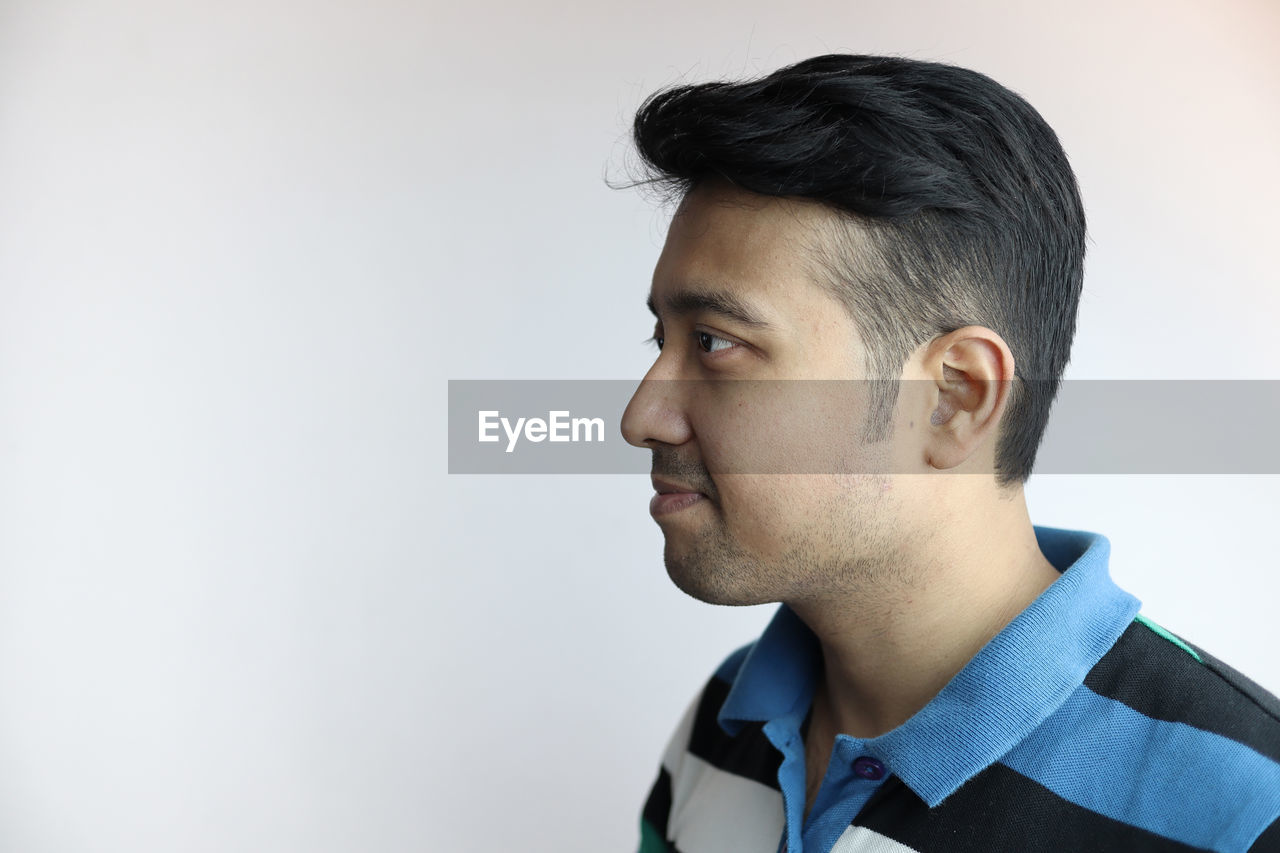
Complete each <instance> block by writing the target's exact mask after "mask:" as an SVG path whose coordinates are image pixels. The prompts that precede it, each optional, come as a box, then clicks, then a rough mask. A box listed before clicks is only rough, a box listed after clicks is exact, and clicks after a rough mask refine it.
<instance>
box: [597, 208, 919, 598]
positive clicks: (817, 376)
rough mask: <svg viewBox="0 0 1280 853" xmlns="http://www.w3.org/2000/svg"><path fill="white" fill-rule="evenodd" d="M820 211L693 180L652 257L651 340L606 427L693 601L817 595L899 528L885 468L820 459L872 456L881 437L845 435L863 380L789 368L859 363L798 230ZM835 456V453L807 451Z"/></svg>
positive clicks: (866, 571) (875, 560)
mask: <svg viewBox="0 0 1280 853" xmlns="http://www.w3.org/2000/svg"><path fill="white" fill-rule="evenodd" d="M829 216H832V214H831V213H830V212H829V211H827V210H826V209H825V208H823V207H821V206H820V205H817V204H813V203H807V202H793V201H790V200H781V199H770V198H765V197H762V196H758V195H755V194H752V193H747V192H743V191H741V190H737V189H735V188H731V187H728V186H726V185H723V184H716V185H704V186H701V187H699V188H698V189H697V190H695V191H694V192H693V193H691V194H690V195H689V196H688V197H687V198H686V199H685V200H684V203H683V204H682V205H681V207H680V209H679V211H678V212H677V214H676V216H675V218H674V220H673V222H672V225H671V228H670V230H669V232H668V234H667V240H666V244H665V246H664V247H663V250H662V254H661V256H660V258H659V260H658V264H657V267H656V269H655V271H654V275H653V286H652V290H651V292H650V302H651V307H652V308H653V310H654V313H655V314H656V317H657V324H656V328H655V336H656V337H657V338H658V339H659V340H660V341H661V351H660V352H659V354H658V356H657V359H656V360H655V362H654V365H653V367H652V368H650V370H649V372H648V374H647V375H646V376H645V381H644V382H643V383H642V384H641V386H640V388H639V389H638V390H637V391H636V393H635V396H634V397H632V399H631V402H630V404H629V405H628V406H627V410H626V413H625V414H624V415H623V420H622V432H623V435H624V436H625V437H626V439H627V441H628V442H630V443H631V444H634V445H636V446H638V447H648V448H649V449H651V450H652V451H653V477H654V486H655V490H656V491H657V492H658V493H659V494H658V495H657V496H656V497H655V499H654V502H653V504H652V505H651V511H652V512H653V514H654V518H655V520H656V521H657V522H658V525H659V526H660V527H661V528H662V531H663V534H664V536H665V537H666V547H665V551H664V557H665V561H666V565H667V571H668V573H669V574H670V576H671V578H672V580H673V581H674V582H675V584H676V585H677V586H678V587H679V588H680V589H682V590H683V591H685V592H686V593H688V594H689V595H692V596H694V597H695V598H699V599H701V600H703V601H708V602H711V603H717V604H740V605H745V604H760V603H765V602H770V601H788V602H795V601H802V600H807V599H812V598H818V597H822V596H824V595H825V594H826V593H828V592H830V591H831V590H833V589H838V588H841V587H842V586H847V585H848V583H849V582H850V581H852V582H855V583H862V582H865V581H866V580H867V578H868V575H870V574H873V573H875V572H878V571H881V570H882V569H883V567H884V566H885V565H886V564H888V565H891V561H892V555H893V553H894V551H895V550H896V545H895V542H896V541H897V537H900V536H901V535H902V532H901V530H900V528H899V525H898V519H899V517H900V515H901V506H900V496H899V495H897V494H895V490H893V489H892V488H891V486H892V482H893V481H892V478H890V477H887V476H881V475H875V474H842V475H837V474H834V473H821V472H823V471H835V470H843V471H849V470H854V471H869V470H886V469H885V467H884V465H885V464H886V463H885V460H886V459H887V458H889V455H890V454H894V453H896V452H897V451H895V449H894V447H893V446H892V445H891V444H890V443H885V444H882V445H865V444H862V443H861V439H860V436H861V432H862V425H863V418H864V417H865V413H866V399H865V398H866V389H865V386H864V385H863V383H858V382H846V383H844V384H843V385H840V386H837V385H836V383H832V382H826V383H822V382H819V383H814V382H808V383H806V382H800V381H798V380H857V379H863V378H866V377H865V372H864V368H863V364H864V361H863V355H864V349H863V344H862V341H861V339H860V338H859V335H858V333H857V329H856V327H855V325H854V323H853V321H852V320H851V319H850V317H849V315H848V313H847V311H846V310H845V308H844V307H843V306H842V305H841V304H840V303H839V302H837V301H836V299H835V298H833V297H832V296H831V295H830V294H829V293H828V292H827V291H826V290H824V289H823V288H822V287H821V286H819V285H818V284H817V283H815V281H814V280H813V279H812V277H811V274H810V271H809V264H808V257H809V256H808V255H807V254H806V250H805V246H806V245H807V244H809V243H811V242H812V240H813V239H814V237H813V235H814V233H815V230H814V229H815V227H816V226H818V225H819V224H820V221H821V220H822V219H823V218H825V217H829ZM675 380H696V381H675ZM731 380H739V381H731ZM742 380H751V381H742ZM784 380H785V381H784ZM836 388H839V389H842V391H843V394H835V393H832V391H833V389H836ZM819 446H821V450H818V448H819ZM836 457H839V458H840V459H841V461H842V464H843V465H844V466H845V467H840V468H826V467H824V465H823V463H821V462H818V461H816V460H819V459H821V458H831V459H835V458H836ZM788 460H794V463H795V464H794V466H793V467H790V468H789V467H788V465H789V461H788ZM849 466H852V467H849ZM788 470H791V471H804V472H805V473H782V472H785V471H788ZM766 472H767V473H766ZM663 493H666V494H663Z"/></svg>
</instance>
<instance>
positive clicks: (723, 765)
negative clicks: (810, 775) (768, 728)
mask: <svg viewBox="0 0 1280 853" xmlns="http://www.w3.org/2000/svg"><path fill="white" fill-rule="evenodd" d="M728 695H729V684H728V682H725V681H721V680H720V679H718V678H714V677H713V678H712V679H711V680H710V681H708V682H707V686H706V687H705V688H704V689H703V691H702V699H701V700H700V701H699V702H698V712H697V714H696V715H694V718H693V733H692V734H691V735H690V736H689V752H691V753H693V754H694V755H696V756H698V757H699V758H701V759H702V760H703V761H706V762H707V763H708V764H711V765H712V766H714V767H718V768H720V769H721V770H724V771H726V772H728V773H734V774H737V775H738V776H745V777H746V778H748V779H754V780H755V781H757V782H759V783H760V784H762V785H768V786H769V787H770V788H773V789H774V790H775V791H778V790H781V789H780V788H779V786H778V765H780V764H781V763H782V753H781V752H778V750H776V749H774V746H773V744H772V743H770V742H769V738H767V737H766V736H765V734H764V724H763V723H747V724H746V725H744V726H743V727H742V730H741V731H740V732H738V734H737V735H736V736H735V737H729V735H727V734H725V733H724V730H723V729H721V728H720V724H719V723H718V722H716V715H717V714H719V713H720V706H721V705H723V704H724V700H725V697H726V696H728Z"/></svg>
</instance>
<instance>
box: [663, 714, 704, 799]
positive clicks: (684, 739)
mask: <svg viewBox="0 0 1280 853" xmlns="http://www.w3.org/2000/svg"><path fill="white" fill-rule="evenodd" d="M701 701H702V694H701V693H699V694H698V695H697V696H694V697H693V701H692V702H690V703H689V707H688V709H687V710H686V711H685V712H684V716H683V717H681V718H680V725H678V726H676V730H675V731H674V732H673V733H672V734H671V738H670V739H669V740H668V741H667V748H666V750H665V751H664V752H663V753H662V766H663V767H665V768H667V772H668V773H670V774H671V778H672V779H674V778H675V777H676V776H677V775H679V773H680V762H681V761H683V760H684V756H685V753H686V751H687V750H688V749H689V738H690V737H692V736H693V718H694V717H696V716H698V703H699V702H701Z"/></svg>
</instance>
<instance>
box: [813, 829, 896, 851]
mask: <svg viewBox="0 0 1280 853" xmlns="http://www.w3.org/2000/svg"><path fill="white" fill-rule="evenodd" d="M831 853H917V851H916V849H915V848H914V847H908V846H907V845H905V844H899V843H898V842H897V841H894V840H893V839H892V838H889V837H887V836H884V835H881V834H880V833H878V832H874V831H872V830H870V829H867V828H866V827H865V826H851V827H849V828H847V829H846V830H845V831H844V832H843V833H842V834H841V835H840V837H839V838H837V839H836V843H835V844H834V845H832V847H831Z"/></svg>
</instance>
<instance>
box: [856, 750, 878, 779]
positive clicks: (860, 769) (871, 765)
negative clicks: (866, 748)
mask: <svg viewBox="0 0 1280 853" xmlns="http://www.w3.org/2000/svg"><path fill="white" fill-rule="evenodd" d="M853 772H854V773H856V774H858V775H859V776H861V777H862V778H863V779H872V780H874V779H882V778H884V765H883V764H881V763H880V762H879V761H876V760H875V759H874V758H870V757H868V756H866V755H864V756H862V757H861V758H858V759H856V760H855V761H854V762H853Z"/></svg>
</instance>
